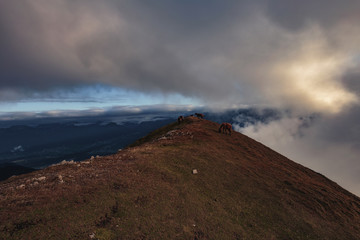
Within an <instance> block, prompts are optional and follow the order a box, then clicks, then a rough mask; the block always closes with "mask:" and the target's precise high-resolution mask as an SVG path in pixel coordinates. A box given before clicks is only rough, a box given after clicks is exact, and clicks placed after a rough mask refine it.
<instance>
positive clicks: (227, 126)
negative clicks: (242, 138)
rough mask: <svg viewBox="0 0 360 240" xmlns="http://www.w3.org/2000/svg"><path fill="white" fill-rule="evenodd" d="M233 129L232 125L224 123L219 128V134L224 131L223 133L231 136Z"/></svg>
mask: <svg viewBox="0 0 360 240" xmlns="http://www.w3.org/2000/svg"><path fill="white" fill-rule="evenodd" d="M231 129H232V127H231V124H230V123H222V124H221V125H220V128H219V133H221V130H222V132H223V133H225V134H226V133H229V135H231Z"/></svg>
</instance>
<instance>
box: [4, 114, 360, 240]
mask: <svg viewBox="0 0 360 240" xmlns="http://www.w3.org/2000/svg"><path fill="white" fill-rule="evenodd" d="M218 127H219V125H218V124H216V123H213V122H210V121H207V120H202V119H197V118H193V117H189V118H186V119H185V121H184V122H183V123H181V124H177V123H173V124H170V125H167V126H165V127H163V128H160V129H158V130H156V131H155V132H153V133H151V134H149V135H148V136H147V137H145V138H143V139H140V140H138V141H137V142H135V143H134V144H133V145H132V146H130V147H129V148H127V149H125V150H123V151H120V152H118V153H117V154H114V155H111V156H104V157H97V158H93V159H89V160H87V161H83V162H80V163H76V162H75V163H71V162H68V163H63V164H59V165H57V166H53V167H49V168H47V169H44V170H40V171H36V172H32V173H29V174H27V175H22V176H17V177H12V178H10V179H8V180H6V181H4V182H1V183H0V239H281V240H284V239H360V199H359V198H358V197H356V196H355V195H353V194H351V193H349V192H347V191H346V190H344V189H342V188H341V187H340V186H338V185H337V184H336V183H334V182H332V181H330V180H329V179H327V178H326V177H324V176H322V175H320V174H318V173H316V172H313V171H312V170H310V169H308V168H305V167H303V166H301V165H299V164H296V163H294V162H292V161H291V160H289V159H287V158H285V157H284V156H282V155H280V154H278V153H276V152H274V151H272V150H271V149H269V148H268V147H266V146H264V145H262V144H260V143H258V142H256V141H254V140H252V139H250V138H248V137H246V136H244V135H242V134H240V133H233V134H232V135H231V136H229V135H225V134H220V133H218V132H217V130H218ZM194 169H196V170H197V174H193V170H194Z"/></svg>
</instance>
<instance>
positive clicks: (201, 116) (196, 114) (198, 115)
mask: <svg viewBox="0 0 360 240" xmlns="http://www.w3.org/2000/svg"><path fill="white" fill-rule="evenodd" d="M195 116H197V117H198V118H204V117H205V115H204V114H202V113H195Z"/></svg>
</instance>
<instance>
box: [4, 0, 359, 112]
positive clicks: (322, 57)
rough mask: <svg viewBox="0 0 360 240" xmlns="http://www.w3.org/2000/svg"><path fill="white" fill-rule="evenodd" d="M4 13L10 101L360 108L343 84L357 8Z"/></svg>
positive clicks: (237, 4) (26, 9) (271, 5)
mask: <svg viewBox="0 0 360 240" xmlns="http://www.w3.org/2000/svg"><path fill="white" fill-rule="evenodd" d="M0 4H1V5H0V9H1V10H0V15H1V20H0V33H1V36H4V37H2V38H1V40H0V48H1V51H2V53H3V54H2V55H1V57H0V62H1V66H2V67H1V68H2V69H1V73H0V78H1V83H0V88H1V95H0V96H1V100H9V99H17V98H21V97H25V98H26V97H28V95H27V94H29V93H28V92H29V91H30V92H31V91H36V92H42V91H49V90H53V89H56V88H70V87H74V86H77V87H78V86H88V85H93V84H99V83H101V84H107V85H111V86H118V87H122V88H126V89H134V90H138V91H143V92H159V93H179V94H182V95H184V96H188V97H192V96H193V97H199V98H200V99H202V100H203V101H204V102H207V103H211V104H218V105H224V107H229V106H236V105H239V104H244V103H246V104H260V105H262V104H269V105H273V106H280V107H296V108H299V109H301V110H304V109H306V110H316V111H324V112H328V111H329V112H338V111H340V110H341V109H342V108H343V107H345V106H348V105H349V104H353V103H357V102H358V96H357V94H356V93H355V92H354V89H350V88H348V87H347V85H346V84H344V82H343V79H344V76H346V75H348V74H351V73H352V71H354V70H356V67H358V64H359V52H360V51H359V46H358V44H357V43H358V42H359V40H360V26H359V25H358V24H357V23H358V21H359V17H358V14H356V13H357V12H356V11H355V9H358V8H359V7H360V4H359V3H357V2H354V1H350V0H349V1H345V2H342V3H341V4H340V5H339V3H338V2H336V1H317V2H316V3H313V2H312V1H305V2H301V3H300V2H295V1H281V0H272V1H271V0H269V1H265V0H263V1H256V3H254V2H253V1H246V0H245V1H227V2H226V3H224V2H218V1H207V2H206V4H204V2H202V1H197V2H193V1H181V2H179V1H157V3H152V4H150V3H148V2H146V1H141V0H138V1H125V0H123V1H111V0H110V1H102V2H98V1H69V0H68V1H63V0H61V1H60V0H55V1H51V2H49V1H45V0H31V1H30V0H22V1H16V2H14V1H11V2H10V1H5V2H2V3H0ZM325 6H326V7H325Z"/></svg>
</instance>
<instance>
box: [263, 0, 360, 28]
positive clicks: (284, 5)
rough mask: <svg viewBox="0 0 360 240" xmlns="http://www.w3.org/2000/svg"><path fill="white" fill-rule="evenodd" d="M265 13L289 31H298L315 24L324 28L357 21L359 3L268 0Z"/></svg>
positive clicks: (334, 0)
mask: <svg viewBox="0 0 360 240" xmlns="http://www.w3.org/2000/svg"><path fill="white" fill-rule="evenodd" d="M266 2H267V13H268V15H269V16H270V17H271V18H272V19H273V20H274V21H275V22H276V23H278V24H280V25H282V26H284V27H286V28H287V29H289V30H299V29H300V28H302V27H305V26H306V24H310V23H311V22H315V23H318V24H321V25H323V26H325V27H329V26H332V25H336V24H338V23H339V22H341V21H344V20H351V21H353V20H356V19H357V20H359V19H360V16H359V9H360V2H359V1H357V0H344V1H338V0H316V1H312V0H304V1H297V0H268V1H266Z"/></svg>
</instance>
